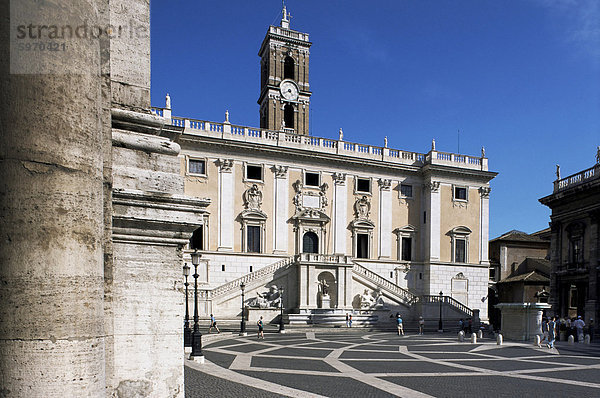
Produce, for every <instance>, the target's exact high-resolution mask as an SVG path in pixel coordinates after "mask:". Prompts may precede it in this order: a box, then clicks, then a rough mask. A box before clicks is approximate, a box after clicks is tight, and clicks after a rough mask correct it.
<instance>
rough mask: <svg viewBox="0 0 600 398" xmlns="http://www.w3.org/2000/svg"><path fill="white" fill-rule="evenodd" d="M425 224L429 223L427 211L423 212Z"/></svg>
mask: <svg viewBox="0 0 600 398" xmlns="http://www.w3.org/2000/svg"><path fill="white" fill-rule="evenodd" d="M423 224H427V211H424V212H423Z"/></svg>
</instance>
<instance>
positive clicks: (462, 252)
mask: <svg viewBox="0 0 600 398" xmlns="http://www.w3.org/2000/svg"><path fill="white" fill-rule="evenodd" d="M471 232H472V231H471V229H470V228H469V227H465V226H464V225H461V226H458V227H454V228H452V229H451V230H450V231H449V232H448V234H449V235H450V237H451V241H452V261H453V262H455V263H468V262H469V235H470V234H471Z"/></svg>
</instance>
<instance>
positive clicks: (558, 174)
mask: <svg viewBox="0 0 600 398" xmlns="http://www.w3.org/2000/svg"><path fill="white" fill-rule="evenodd" d="M556 179H557V180H560V165H559V164H557V165H556Z"/></svg>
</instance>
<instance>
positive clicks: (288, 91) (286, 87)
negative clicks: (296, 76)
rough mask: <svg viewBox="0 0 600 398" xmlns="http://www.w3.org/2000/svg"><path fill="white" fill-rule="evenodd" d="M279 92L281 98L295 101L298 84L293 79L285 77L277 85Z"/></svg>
mask: <svg viewBox="0 0 600 398" xmlns="http://www.w3.org/2000/svg"><path fill="white" fill-rule="evenodd" d="M279 92H280V93H281V96H282V97H283V99H285V100H288V101H295V100H297V99H298V86H296V83H294V81H293V80H289V79H286V80H284V81H282V82H281V84H280V85H279Z"/></svg>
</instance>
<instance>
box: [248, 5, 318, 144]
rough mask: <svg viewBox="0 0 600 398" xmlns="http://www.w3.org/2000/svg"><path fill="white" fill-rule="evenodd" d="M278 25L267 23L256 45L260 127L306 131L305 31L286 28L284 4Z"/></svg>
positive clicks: (307, 106)
mask: <svg viewBox="0 0 600 398" xmlns="http://www.w3.org/2000/svg"><path fill="white" fill-rule="evenodd" d="M282 14H283V17H282V18H281V25H280V26H269V30H268V31H267V35H266V36H265V39H264V40H263V42H262V45H261V46H260V51H259V52H258V56H259V57H260V96H259V98H258V104H259V105H260V127H261V128H264V129H269V130H276V131H286V132H291V133H295V134H302V135H308V116H309V115H308V111H309V105H310V96H311V94H312V93H311V92H310V87H309V84H308V61H309V54H310V52H309V49H310V46H311V44H312V43H311V42H310V41H309V40H308V33H302V32H298V31H296V30H292V29H290V18H291V15H290V14H289V13H287V10H286V8H285V5H284V6H283V11H282Z"/></svg>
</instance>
